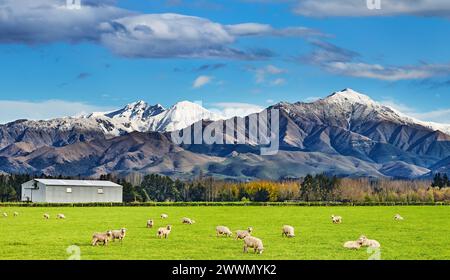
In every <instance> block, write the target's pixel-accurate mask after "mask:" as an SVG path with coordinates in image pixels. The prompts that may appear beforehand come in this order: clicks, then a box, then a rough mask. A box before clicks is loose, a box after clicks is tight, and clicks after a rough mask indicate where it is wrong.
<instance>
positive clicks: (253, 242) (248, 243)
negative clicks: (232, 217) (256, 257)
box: [244, 236, 264, 254]
mask: <svg viewBox="0 0 450 280" xmlns="http://www.w3.org/2000/svg"><path fill="white" fill-rule="evenodd" d="M248 248H253V250H254V252H255V253H258V254H262V252H263V251H264V246H263V243H262V241H261V239H259V238H256V237H253V236H247V237H245V238H244V253H247V252H248Z"/></svg>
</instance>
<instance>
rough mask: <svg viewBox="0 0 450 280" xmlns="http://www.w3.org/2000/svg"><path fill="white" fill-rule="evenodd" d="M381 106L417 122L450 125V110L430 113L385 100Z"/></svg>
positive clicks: (391, 100)
mask: <svg viewBox="0 0 450 280" xmlns="http://www.w3.org/2000/svg"><path fill="white" fill-rule="evenodd" d="M381 104H383V105H385V106H388V107H390V108H392V109H394V110H396V111H398V112H400V113H402V114H405V115H407V116H410V117H413V118H415V119H417V120H421V121H427V122H435V123H443V124H450V109H437V110H433V111H429V112H423V111H420V110H419V109H417V108H413V107H411V106H408V105H405V104H403V103H401V102H398V101H396V100H393V99H385V100H383V101H381Z"/></svg>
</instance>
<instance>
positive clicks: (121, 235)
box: [111, 228, 127, 242]
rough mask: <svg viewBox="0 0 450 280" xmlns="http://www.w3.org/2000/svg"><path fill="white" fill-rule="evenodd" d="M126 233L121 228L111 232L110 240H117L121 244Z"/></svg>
mask: <svg viewBox="0 0 450 280" xmlns="http://www.w3.org/2000/svg"><path fill="white" fill-rule="evenodd" d="M126 233H127V229H126V228H121V229H119V230H113V231H111V234H112V240H113V241H114V242H115V241H116V239H119V241H121V242H122V240H123V239H124V238H125V235H126Z"/></svg>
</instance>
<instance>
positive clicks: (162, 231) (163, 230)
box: [158, 225, 172, 238]
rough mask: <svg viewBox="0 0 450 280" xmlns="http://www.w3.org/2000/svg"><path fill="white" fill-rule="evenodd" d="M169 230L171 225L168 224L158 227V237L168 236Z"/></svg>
mask: <svg viewBox="0 0 450 280" xmlns="http://www.w3.org/2000/svg"><path fill="white" fill-rule="evenodd" d="M171 231H172V226H170V225H169V226H167V227H165V228H163V227H161V228H159V229H158V237H159V238H163V237H164V238H168V237H169V234H170V232H171Z"/></svg>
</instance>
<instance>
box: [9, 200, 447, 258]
mask: <svg viewBox="0 0 450 280" xmlns="http://www.w3.org/2000/svg"><path fill="white" fill-rule="evenodd" d="M14 211H17V212H19V216H18V217H13V212H14ZM3 212H7V213H8V214H9V216H8V217H7V218H4V217H2V216H1V217H0V259H14V260H18V259H19V260H24V259H25V260H27V259H50V260H59V259H67V258H69V256H70V254H69V253H67V251H66V250H67V248H68V247H69V246H71V245H76V246H78V247H79V248H80V253H81V259H84V260H92V259H94V260H98V259H102V260H103V259H106V260H108V259H146V260H148V259H149V260H153V259H163V260H169V259H176V260H198V259H202V260H203V259H214V260H271V259H281V260H285V259H287V260H294V259H295V260H297V259H300V260H310V259H313V260H317V259H319V260H322V259H326V260H328V259H356V260H365V259H368V258H369V257H370V256H371V254H370V253H368V252H367V250H366V249H360V250H358V251H351V250H346V249H344V248H343V247H342V244H343V243H344V242H345V241H348V240H355V239H357V238H358V237H359V235H361V234H365V235H367V236H368V237H369V238H372V239H377V240H378V241H379V242H380V243H381V246H382V247H381V259H447V260H448V259H450V207H446V206H417V207H416V206H406V207H253V206H247V207H246V206H239V207H238V206H236V207H227V206H223V207H111V208H108V207H93V208H89V207H86V208H14V207H11V208H9V207H8V208H1V209H0V213H3ZM44 213H49V214H51V219H50V220H44V219H43V217H42V215H43V214H44ZM58 213H64V214H65V215H66V217H67V219H66V220H57V219H56V214H58ZM161 213H167V214H168V215H169V219H167V220H161V219H160V218H159V215H160V214H161ZM396 213H399V214H401V215H402V216H403V217H404V218H405V220H404V221H394V220H393V216H394V215H395V214H396ZM332 214H335V215H341V216H343V219H344V222H343V224H340V225H334V224H332V223H331V219H330V216H331V215H332ZM182 217H190V218H192V219H194V220H195V221H196V224H194V225H183V224H181V218H182ZM149 218H153V219H154V220H155V222H156V228H158V227H160V226H165V225H167V224H171V225H172V226H173V230H172V234H171V235H170V237H169V239H167V240H160V239H157V237H156V230H157V229H156V228H153V229H147V228H146V221H147V219H149ZM283 224H290V225H292V226H294V227H295V228H296V235H297V237H296V238H293V239H286V238H282V237H281V227H282V225H283ZM216 225H226V226H228V227H230V229H231V230H232V231H235V230H237V229H246V228H247V226H253V227H254V234H253V235H254V236H256V237H259V238H261V239H262V240H263V242H264V247H265V251H264V253H263V254H262V255H254V254H244V253H243V252H242V248H243V241H236V240H234V238H217V237H216V236H215V226H216ZM121 227H125V228H127V229H128V233H127V234H128V235H127V237H126V239H125V241H124V242H123V244H120V243H119V242H115V243H110V245H109V246H107V247H103V246H98V247H92V246H91V245H90V242H91V236H92V234H93V233H94V232H99V231H100V232H102V231H106V230H108V229H119V228H121Z"/></svg>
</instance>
